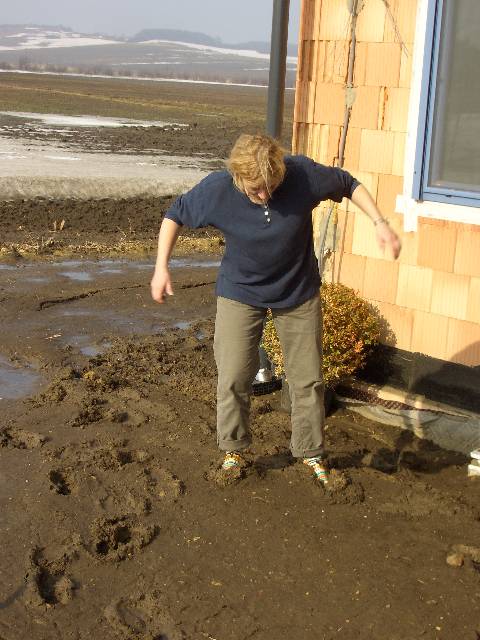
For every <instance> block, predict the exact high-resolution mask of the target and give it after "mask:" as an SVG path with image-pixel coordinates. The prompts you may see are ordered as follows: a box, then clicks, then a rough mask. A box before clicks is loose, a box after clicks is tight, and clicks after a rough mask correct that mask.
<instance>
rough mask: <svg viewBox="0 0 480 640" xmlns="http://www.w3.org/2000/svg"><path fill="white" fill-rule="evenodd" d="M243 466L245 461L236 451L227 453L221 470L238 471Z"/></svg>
mask: <svg viewBox="0 0 480 640" xmlns="http://www.w3.org/2000/svg"><path fill="white" fill-rule="evenodd" d="M243 466H245V459H244V458H243V456H242V455H240V454H239V453H237V452H236V451H227V453H226V454H225V458H224V460H223V462H222V469H223V470H224V471H229V470H230V469H240V468H241V467H243Z"/></svg>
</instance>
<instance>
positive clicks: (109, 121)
mask: <svg viewBox="0 0 480 640" xmlns="http://www.w3.org/2000/svg"><path fill="white" fill-rule="evenodd" d="M0 116H10V117H17V118H23V119H25V120H40V122H42V123H43V124H46V125H53V126H60V127H177V128H180V127H188V126H189V125H188V124H180V123H178V122H162V121H159V120H132V119H131V118H105V117H102V116H64V115H61V114H55V113H29V112H26V111H0Z"/></svg>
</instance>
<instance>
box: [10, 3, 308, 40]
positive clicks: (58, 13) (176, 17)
mask: <svg viewBox="0 0 480 640" xmlns="http://www.w3.org/2000/svg"><path fill="white" fill-rule="evenodd" d="M226 5H227V3H225V2H224V0H204V2H202V3H201V6H200V5H199V3H198V2H196V1H195V0H178V1H177V2H175V3H172V2H166V3H164V4H163V6H161V7H160V6H159V3H157V2H153V1H152V0H137V2H136V3H135V5H133V3H131V2H130V1H129V0H122V1H121V2H115V1H114V0H105V2H103V3H102V6H101V7H100V8H99V7H98V6H96V3H95V0H85V2H84V3H83V5H82V7H81V8H80V7H78V5H76V3H73V1H72V0H64V1H63V2H61V0H50V2H49V7H48V8H46V7H45V6H43V7H39V6H38V4H37V3H36V2H34V0H20V1H19V2H17V3H16V4H15V5H11V6H9V7H6V8H5V9H4V10H3V12H2V13H3V20H2V23H1V24H2V25H5V26H14V25H19V26H21V25H23V26H40V27H56V28H60V27H63V28H66V29H71V30H72V31H74V32H78V33H83V34H88V35H94V34H95V35H109V36H113V37H116V38H131V37H132V36H134V35H136V34H137V33H139V32H140V31H143V30H147V29H149V30H151V29H153V30H155V29H170V30H182V31H188V32H194V33H203V34H205V35H207V36H210V37H211V38H215V39H220V40H221V41H222V43H225V44H240V43H243V42H255V41H259V42H270V37H271V22H272V9H273V2H271V3H266V2H265V3H258V2H257V0H244V1H243V2H242V6H239V5H237V4H235V5H230V6H228V7H227V6H226ZM89 7H90V8H91V11H89ZM79 11H80V13H79ZM299 14H300V0H291V2H290V14H289V37H288V42H289V44H293V43H296V42H297V41H298V29H299ZM139 15H140V17H138V16H139ZM252 15H253V16H255V18H253V19H252V17H251V16H252ZM152 25H154V26H152Z"/></svg>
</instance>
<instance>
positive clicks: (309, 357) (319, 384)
mask: <svg viewBox="0 0 480 640" xmlns="http://www.w3.org/2000/svg"><path fill="white" fill-rule="evenodd" d="M266 313H267V310H266V309H264V308H262V307H252V306H250V305H247V304H243V303H241V302H236V301H235V300H229V299H227V298H222V297H219V298H218V299H217V317H216V323H215V339H214V353H215V360H216V363H217V369H218V387H217V442H218V446H219V447H220V449H221V450H223V451H241V450H242V449H245V448H246V447H248V446H249V444H250V442H251V437H250V433H249V412H250V395H251V392H252V383H253V380H254V378H255V376H256V374H257V372H258V369H259V355H258V346H259V342H260V339H261V335H262V329H263V320H264V318H265V315H266ZM272 314H273V318H274V322H275V327H276V330H277V334H278V337H279V339H280V344H281V346H282V352H283V357H284V361H285V372H286V376H287V380H288V384H289V389H290V397H291V404H292V416H291V420H292V438H291V443H290V449H291V452H292V454H293V455H294V456H295V457H310V456H316V455H323V440H324V438H323V427H324V422H325V411H324V404H323V391H324V385H323V376H322V318H321V306H320V296H318V295H316V296H315V297H313V298H311V299H310V300H307V302H305V303H303V304H301V305H298V306H296V307H289V308H287V309H272Z"/></svg>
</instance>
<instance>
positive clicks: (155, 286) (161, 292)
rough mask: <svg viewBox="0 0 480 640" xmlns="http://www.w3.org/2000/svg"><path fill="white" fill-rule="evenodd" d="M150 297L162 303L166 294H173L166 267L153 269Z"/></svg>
mask: <svg viewBox="0 0 480 640" xmlns="http://www.w3.org/2000/svg"><path fill="white" fill-rule="evenodd" d="M150 287H151V291H152V298H153V299H154V300H155V302H159V303H160V304H162V303H163V302H165V297H166V296H173V288H172V281H171V279H170V272H169V271H168V269H160V270H155V273H154V274H153V278H152V281H151V282H150Z"/></svg>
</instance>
